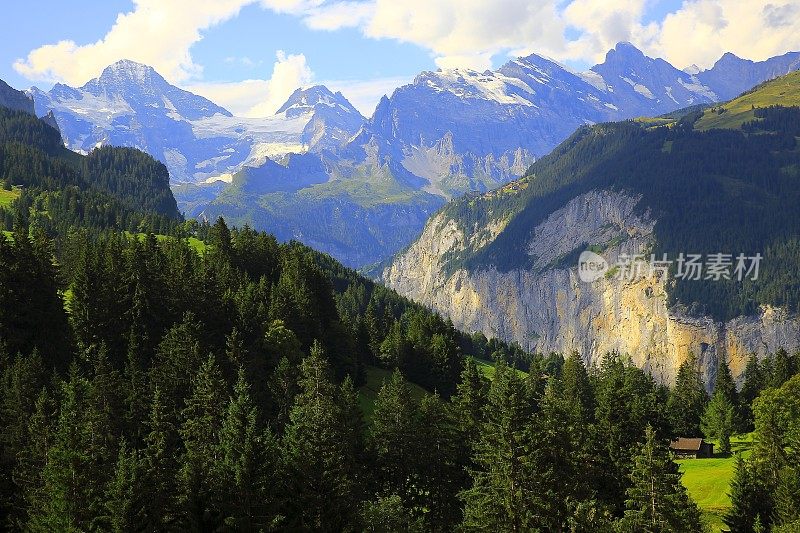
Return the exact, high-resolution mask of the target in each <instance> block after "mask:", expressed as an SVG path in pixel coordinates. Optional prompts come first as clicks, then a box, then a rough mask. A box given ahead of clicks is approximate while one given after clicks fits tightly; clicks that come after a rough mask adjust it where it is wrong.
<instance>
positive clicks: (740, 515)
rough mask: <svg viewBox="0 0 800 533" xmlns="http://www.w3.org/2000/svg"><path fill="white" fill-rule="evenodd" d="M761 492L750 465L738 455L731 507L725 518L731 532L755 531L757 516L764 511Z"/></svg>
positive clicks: (731, 490) (732, 484) (731, 489)
mask: <svg viewBox="0 0 800 533" xmlns="http://www.w3.org/2000/svg"><path fill="white" fill-rule="evenodd" d="M759 493H760V491H759V490H758V488H757V487H756V484H755V480H754V478H753V474H752V471H751V468H750V466H749V465H748V464H747V462H746V461H745V460H744V459H743V458H742V456H741V455H737V456H736V468H735V470H734V475H733V479H732V480H731V485H730V492H729V495H730V498H731V508H730V509H729V510H728V512H727V513H725V516H724V518H723V522H725V525H726V526H728V528H729V529H730V531H731V533H751V532H752V531H753V529H754V524H755V521H756V518H757V517H758V516H759V513H760V512H762V509H761V505H760V503H759V496H760V494H759Z"/></svg>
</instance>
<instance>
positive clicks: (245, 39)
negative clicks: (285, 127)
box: [0, 0, 800, 116]
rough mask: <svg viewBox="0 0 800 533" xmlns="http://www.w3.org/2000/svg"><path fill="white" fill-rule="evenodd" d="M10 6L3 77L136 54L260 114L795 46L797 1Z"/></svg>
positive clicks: (314, 0) (90, 69)
mask: <svg viewBox="0 0 800 533" xmlns="http://www.w3.org/2000/svg"><path fill="white" fill-rule="evenodd" d="M3 11H4V21H3V29H4V35H3V45H2V47H0V78H2V79H3V80H5V81H6V82H8V83H9V84H11V85H12V86H14V87H17V88H27V87H29V86H31V85H34V84H35V85H37V86H39V87H41V88H45V89H46V88H48V87H50V86H51V85H52V84H53V83H54V82H56V81H61V82H65V83H68V84H70V85H80V84H82V83H85V82H86V81H88V79H90V78H92V77H95V76H97V75H98V74H99V73H100V71H101V70H102V68H103V67H104V66H106V65H107V64H110V63H111V62H113V61H115V60H117V59H122V58H128V59H133V60H136V61H140V62H143V63H147V64H149V65H151V66H153V67H155V68H156V69H157V70H158V71H159V72H160V73H161V74H162V75H164V76H165V77H166V78H167V79H168V80H170V81H171V82H173V83H175V84H177V85H179V86H182V87H185V88H188V89H190V90H193V91H195V92H198V93H201V94H204V95H205V96H208V97H210V98H212V99H214V100H216V101H218V102H219V103H220V104H222V105H225V106H226V107H229V108H230V109H232V110H233V111H234V112H236V113H240V114H246V115H251V116H257V115H259V114H262V115H263V114H269V113H270V112H272V111H274V108H275V107H277V106H278V105H280V103H281V101H282V99H285V97H286V96H288V93H290V92H291V91H292V90H293V89H294V88H296V87H297V86H300V85H309V84H312V83H325V84H326V85H329V86H331V88H333V89H339V90H342V92H343V93H344V94H345V96H347V97H348V98H350V99H351V100H352V101H353V102H354V103H355V104H356V105H357V106H358V107H359V108H360V109H361V110H362V112H364V113H365V114H370V112H371V109H372V108H373V107H374V105H375V103H377V100H378V99H379V98H380V96H381V95H382V94H384V93H391V91H392V90H393V88H395V87H397V86H398V85H400V84H403V83H407V82H409V81H410V80H411V79H413V77H414V75H415V74H417V73H418V72H420V71H422V70H431V69H436V68H438V67H442V68H451V67H469V68H475V69H480V70H483V69H485V68H493V67H497V66H499V65H500V64H502V63H503V62H505V61H506V60H507V59H508V58H509V57H513V56H515V55H522V54H527V53H531V52H537V53H541V54H543V55H546V56H548V57H553V58H555V59H557V60H560V61H562V62H563V63H565V64H567V65H569V66H571V67H573V68H575V69H583V68H587V67H589V66H590V65H592V64H594V63H595V62H599V61H601V60H602V57H603V56H604V54H605V52H606V51H607V50H608V49H609V48H611V47H613V45H614V44H615V43H616V42H618V41H621V40H628V41H631V42H633V43H634V44H636V45H637V46H639V47H640V48H641V49H642V50H644V51H645V52H646V53H648V54H649V55H651V56H657V57H664V58H665V59H667V60H668V61H671V62H672V63H673V64H675V65H676V66H678V67H679V68H682V67H684V66H688V65H690V64H692V63H696V64H698V65H700V66H701V67H709V66H711V65H712V64H713V62H714V61H715V60H716V59H717V58H718V57H719V56H720V55H722V53H724V52H725V51H732V52H734V53H737V54H738V55H740V56H742V57H749V58H752V59H765V58H766V57H770V56H772V55H777V54H780V53H784V52H786V51H789V50H796V49H800V37H798V36H800V16H798V15H800V0H747V2H742V1H741V0H617V1H614V2H609V1H607V0H94V1H90V0H70V1H69V2H65V1H63V0H39V1H37V2H36V5H35V9H33V8H32V6H31V4H30V3H26V2H17V1H12V2H10V3H8V4H7V5H5V6H4V8H3ZM118 17H119V18H118Z"/></svg>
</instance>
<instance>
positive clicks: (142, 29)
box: [14, 0, 252, 85]
mask: <svg viewBox="0 0 800 533" xmlns="http://www.w3.org/2000/svg"><path fill="white" fill-rule="evenodd" d="M250 2H252V0H169V1H164V0H134V4H135V9H134V10H133V11H132V12H130V13H122V14H120V15H119V16H118V17H117V20H116V22H115V24H114V26H112V28H111V29H110V30H109V32H108V33H107V34H106V35H105V37H103V38H102V39H100V40H99V41H97V42H95V43H91V44H85V45H78V44H76V43H75V42H73V41H61V42H58V43H56V44H49V45H45V46H42V47H39V48H36V49H35V50H32V51H31V52H30V53H29V54H28V56H27V57H26V58H24V59H18V60H17V61H16V62H15V63H14V68H15V69H16V70H17V72H19V73H20V74H22V75H23V76H25V77H27V78H29V79H32V80H43V81H63V82H66V83H69V84H70V85H80V84H82V83H84V82H86V81H88V80H89V79H91V78H92V77H94V76H96V75H97V73H98V72H100V71H101V70H102V69H103V68H104V67H106V66H108V65H110V64H111V63H114V62H115V61H117V60H120V59H131V60H134V61H138V62H141V63H145V64H147V65H150V66H152V67H154V68H155V69H156V70H157V71H158V72H160V73H161V74H162V75H163V76H165V77H166V78H167V79H169V80H171V81H183V80H186V79H189V78H191V77H192V76H198V75H199V74H200V73H201V71H202V67H201V66H199V65H197V64H195V63H194V62H193V61H192V57H191V55H190V53H189V49H190V47H191V46H192V45H193V44H194V43H196V42H197V41H199V40H200V39H201V38H202V35H201V33H200V32H201V30H204V29H206V28H208V27H211V26H213V25H215V24H219V23H220V22H222V21H224V20H227V19H230V18H232V17H234V16H235V15H236V14H238V12H239V9H240V8H241V7H242V6H243V5H245V4H247V3H250Z"/></svg>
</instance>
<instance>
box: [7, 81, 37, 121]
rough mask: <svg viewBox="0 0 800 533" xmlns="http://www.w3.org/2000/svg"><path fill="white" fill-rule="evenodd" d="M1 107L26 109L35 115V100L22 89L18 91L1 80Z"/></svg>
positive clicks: (18, 109) (16, 109) (25, 110)
mask: <svg viewBox="0 0 800 533" xmlns="http://www.w3.org/2000/svg"><path fill="white" fill-rule="evenodd" d="M0 107H7V108H9V109H13V110H14V111H24V112H26V113H29V114H31V115H34V114H35V113H34V109H33V100H32V99H31V98H29V97H28V95H26V94H25V93H23V92H22V91H18V90H16V89H14V88H13V87H11V86H9V85H8V84H7V83H6V82H4V81H3V80H0Z"/></svg>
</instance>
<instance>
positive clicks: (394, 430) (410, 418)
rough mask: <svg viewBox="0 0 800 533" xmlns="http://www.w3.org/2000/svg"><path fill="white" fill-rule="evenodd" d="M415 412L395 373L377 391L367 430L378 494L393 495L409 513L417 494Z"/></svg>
mask: <svg viewBox="0 0 800 533" xmlns="http://www.w3.org/2000/svg"><path fill="white" fill-rule="evenodd" d="M417 409H418V405H417V402H416V401H415V400H414V398H413V397H412V395H411V386H410V385H409V384H408V382H407V381H406V380H405V379H404V378H403V375H402V374H401V373H400V371H399V370H395V371H394V372H393V373H392V376H391V378H389V380H387V381H386V382H384V384H383V386H382V387H381V389H380V390H379V391H378V397H377V398H376V400H375V409H374V411H373V415H372V427H371V430H370V447H371V449H372V454H373V456H374V458H375V463H376V466H377V471H378V477H379V480H378V482H379V486H380V491H381V494H383V495H391V494H396V495H398V496H400V497H401V498H402V499H403V504H404V505H405V506H406V507H408V508H411V509H413V508H414V507H416V506H417V504H418V500H417V496H418V490H419V488H418V487H419V480H418V479H417V476H418V468H417V466H418V461H419V449H418V446H419V430H420V427H419V425H418V418H417Z"/></svg>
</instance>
